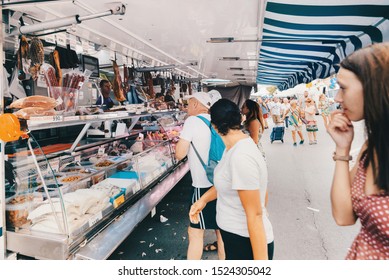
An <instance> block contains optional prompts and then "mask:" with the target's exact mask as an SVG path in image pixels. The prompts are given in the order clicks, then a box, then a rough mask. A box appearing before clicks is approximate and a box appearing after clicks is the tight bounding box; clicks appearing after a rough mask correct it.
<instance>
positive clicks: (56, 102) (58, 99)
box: [55, 96, 63, 106]
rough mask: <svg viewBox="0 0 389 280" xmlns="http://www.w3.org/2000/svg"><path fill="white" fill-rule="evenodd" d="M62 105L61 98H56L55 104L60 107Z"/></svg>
mask: <svg viewBox="0 0 389 280" xmlns="http://www.w3.org/2000/svg"><path fill="white" fill-rule="evenodd" d="M62 103H63V99H62V98H61V96H58V98H57V99H56V100H55V104H57V106H58V105H61V104H62Z"/></svg>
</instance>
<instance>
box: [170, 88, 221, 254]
mask: <svg viewBox="0 0 389 280" xmlns="http://www.w3.org/2000/svg"><path fill="white" fill-rule="evenodd" d="M211 104H212V99H211V97H210V95H209V94H208V93H205V92H196V93H194V94H193V95H190V96H189V99H188V115H189V117H188V118H187V119H186V120H185V123H184V126H183V129H182V131H181V133H180V140H179V141H178V143H177V145H176V158H177V159H178V160H181V159H183V158H184V157H185V156H188V161H189V168H190V172H191V175H192V187H193V195H192V201H191V203H190V204H192V203H194V202H196V201H197V200H198V199H200V197H201V196H202V195H203V194H204V193H205V192H207V191H208V190H209V189H210V188H211V187H212V184H211V183H210V182H209V181H208V179H207V175H206V173H205V170H204V167H203V165H202V164H201V162H200V160H199V158H198V156H197V155H196V153H195V151H194V149H193V147H192V145H191V143H193V145H194V146H195V147H196V150H197V152H198V153H199V155H200V157H201V158H202V159H203V160H204V162H208V153H209V149H210V144H211V131H210V128H209V127H208V126H207V125H206V124H205V122H204V121H203V120H201V119H200V118H198V117H197V116H201V117H204V118H206V119H208V120H209V119H210V116H209V113H208V110H209V107H210V106H211ZM200 216H201V222H200V223H196V224H194V223H190V225H189V228H188V237H189V246H188V254H187V258H188V259H189V260H200V259H201V256H202V254H203V246H204V230H205V229H213V230H215V231H216V236H217V246H216V247H217V251H218V256H219V259H224V258H225V255H224V245H223V241H222V238H221V235H220V231H219V230H218V229H219V228H218V226H217V224H216V201H213V202H211V203H209V204H208V205H207V207H206V208H204V209H202V211H201V213H200Z"/></svg>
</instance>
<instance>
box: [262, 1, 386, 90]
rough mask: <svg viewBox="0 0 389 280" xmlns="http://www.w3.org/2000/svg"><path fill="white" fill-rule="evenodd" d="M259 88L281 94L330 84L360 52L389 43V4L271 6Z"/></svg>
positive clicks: (273, 3)
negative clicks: (351, 56) (343, 62)
mask: <svg viewBox="0 0 389 280" xmlns="http://www.w3.org/2000/svg"><path fill="white" fill-rule="evenodd" d="M262 34H263V37H262V44H261V47H260V50H259V61H258V74H257V83H258V84H269V85H276V86H277V87H278V88H279V89H280V90H285V89H288V88H291V87H294V86H296V85H298V84H301V83H309V82H311V81H313V80H315V79H317V78H326V77H328V76H330V75H331V74H333V73H335V72H337V70H338V68H339V66H338V64H339V62H340V61H341V60H342V59H343V58H344V57H346V56H347V55H349V54H350V53H352V52H354V51H355V50H357V49H359V48H362V47H364V46H367V45H369V44H372V43H377V42H384V41H389V0H327V1H326V2H325V4H324V3H323V4H318V1H313V0H297V1H286V0H269V1H267V5H266V12H265V18H264V24H263V32H262Z"/></svg>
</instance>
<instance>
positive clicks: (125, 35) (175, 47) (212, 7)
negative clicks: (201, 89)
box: [2, 0, 389, 90]
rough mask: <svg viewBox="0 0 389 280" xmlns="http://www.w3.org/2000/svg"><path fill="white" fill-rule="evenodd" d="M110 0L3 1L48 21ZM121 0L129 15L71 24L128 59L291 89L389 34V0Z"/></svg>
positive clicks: (99, 6) (190, 74) (94, 8)
mask: <svg viewBox="0 0 389 280" xmlns="http://www.w3.org/2000/svg"><path fill="white" fill-rule="evenodd" d="M108 2H112V1H109V0H108V1H104V0H82V1H79V0H74V1H70V0H61V1H12V0H9V1H2V3H3V4H2V6H3V9H7V10H12V11H15V12H20V13H16V15H20V14H27V15H29V16H30V17H31V18H33V19H34V20H35V21H43V22H44V21H48V20H51V19H55V18H61V17H66V16H72V15H75V14H78V15H80V16H85V15H88V14H91V13H98V12H101V11H104V10H107V8H109V7H111V4H108ZM121 2H122V3H123V4H124V5H125V6H126V14H125V15H123V16H120V15H118V16H109V17H103V18H98V19H93V20H88V21H83V22H82V23H81V24H78V25H77V27H76V28H74V27H73V28H68V30H67V32H68V33H69V34H73V35H77V36H78V37H79V38H81V40H89V41H91V42H94V43H96V45H95V46H96V49H98V48H99V49H101V48H103V49H107V50H113V51H115V52H116V53H117V54H118V56H122V57H123V59H122V61H124V62H128V61H126V59H127V58H129V59H130V62H131V58H133V59H134V61H135V63H136V64H137V65H136V66H148V67H149V66H164V65H174V66H175V67H176V70H177V71H179V73H181V74H182V75H183V76H185V77H188V78H208V79H209V78H218V79H225V80H230V81H234V82H247V83H260V84H271V85H276V86H278V88H279V89H281V90H283V89H286V88H290V87H293V86H295V85H296V84H299V83H307V82H309V81H311V80H314V79H316V78H325V77H327V76H329V75H330V74H332V73H334V72H335V71H336V70H337V64H338V63H339V61H340V60H341V59H342V58H343V57H344V56H346V55H348V54H349V53H351V52H353V51H354V50H355V49H358V48H360V47H363V46H365V45H368V44H371V43H372V42H380V41H388V40H389V22H388V15H389V2H388V0H326V1H325V2H324V1H322V2H323V3H318V1H314V0H295V1H293V4H291V3H292V1H286V0H269V1H265V0H245V1H237V0H212V1H209V0H197V1H189V0H142V1H139V0H123V1H121ZM13 15H15V14H13ZM15 20H17V18H16V16H15V18H13V21H12V22H15ZM212 38H213V39H212ZM8 39H9V38H8ZM10 42H11V45H14V43H13V41H12V40H10ZM211 42H213V43H211ZM217 42H219V43H217ZM97 47H98V48H97ZM96 52H97V51H96ZM90 54H91V55H93V53H90Z"/></svg>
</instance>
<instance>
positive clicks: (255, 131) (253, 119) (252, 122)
mask: <svg viewBox="0 0 389 280" xmlns="http://www.w3.org/2000/svg"><path fill="white" fill-rule="evenodd" d="M241 112H242V114H243V115H244V116H245V118H246V119H245V121H244V122H243V129H244V130H243V132H244V133H246V134H248V135H250V137H251V138H252V139H253V141H254V143H255V144H257V146H258V149H259V150H260V151H261V153H262V155H263V157H264V158H265V151H264V149H263V147H262V144H261V142H260V140H261V137H262V134H263V131H264V130H265V124H264V120H263V116H262V112H261V109H260V107H259V104H258V103H257V102H255V101H253V100H250V99H247V100H246V101H245V102H244V103H243V105H242V108H241Z"/></svg>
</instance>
